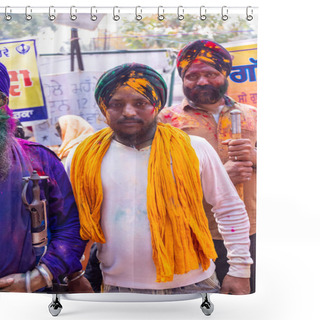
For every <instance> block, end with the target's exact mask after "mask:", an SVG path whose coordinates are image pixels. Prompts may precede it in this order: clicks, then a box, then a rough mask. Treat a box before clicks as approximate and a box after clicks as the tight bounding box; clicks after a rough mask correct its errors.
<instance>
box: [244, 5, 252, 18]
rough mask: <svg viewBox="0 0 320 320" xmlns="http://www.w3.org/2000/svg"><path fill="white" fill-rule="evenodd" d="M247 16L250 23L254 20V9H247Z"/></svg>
mask: <svg viewBox="0 0 320 320" xmlns="http://www.w3.org/2000/svg"><path fill="white" fill-rule="evenodd" d="M249 8H250V9H251V14H249ZM246 15H247V20H248V21H251V20H253V9H252V7H251V6H249V7H247V10H246Z"/></svg>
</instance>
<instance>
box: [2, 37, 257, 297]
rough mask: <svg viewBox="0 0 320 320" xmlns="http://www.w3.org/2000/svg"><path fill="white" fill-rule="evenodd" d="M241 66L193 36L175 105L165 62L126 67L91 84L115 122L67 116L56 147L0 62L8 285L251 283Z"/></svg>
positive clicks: (250, 150)
mask: <svg viewBox="0 0 320 320" xmlns="http://www.w3.org/2000/svg"><path fill="white" fill-rule="evenodd" d="M231 68H232V58H231V56H230V54H229V52H228V51H227V50H226V49H225V48H223V47H222V46H221V45H219V44H218V43H215V42H213V41H209V40H198V41H194V42H192V43H190V44H188V45H186V46H185V47H184V48H182V49H181V51H180V52H179V55H178V57H177V70H178V72H179V75H180V76H181V79H182V83H183V92H184V95H185V98H184V99H183V101H182V102H181V104H180V105H178V106H167V107H165V105H166V99H167V91H168V90H167V85H166V83H165V81H164V79H163V78H162V76H161V75H160V74H159V73H158V72H157V71H155V70H154V69H152V68H151V67H149V66H146V65H143V64H138V63H126V64H122V65H120V66H116V67H114V68H113V69H111V70H108V71H106V72H104V73H103V74H102V75H101V77H100V79H99V80H98V82H97V84H96V88H95V93H94V94H95V99H96V102H97V104H98V106H99V108H100V110H101V112H102V114H103V115H104V116H105V118H106V124H107V125H106V128H105V129H102V130H99V131H97V132H94V129H93V128H92V126H91V125H90V124H89V123H87V122H86V121H85V120H84V119H83V118H81V117H79V116H76V115H65V116H62V117H61V118H59V120H58V122H57V123H56V129H57V131H58V133H59V135H60V137H61V141H62V143H61V145H60V146H59V149H58V150H57V152H56V153H54V152H53V151H51V150H49V149H48V148H46V147H44V146H42V145H40V144H39V143H37V142H31V141H28V140H26V139H24V137H23V134H22V133H21V128H19V126H17V124H16V121H15V120H14V119H13V115H12V112H11V110H10V108H9V106H10V101H9V88H10V78H9V75H8V71H7V69H6V67H5V66H4V65H3V64H1V63H0V202H1V207H0V248H1V253H2V254H1V256H0V292H4V291H8V292H60V291H62V290H63V291H67V292H71V293H72V292H74V293H76V292H77V293H85V292H136V293H149V294H179V293H195V292H207V293H214V292H220V293H226V294H248V293H252V292H254V291H255V247H256V246H255V241H256V240H255V239H256V236H255V235H256V167H257V161H256V158H257V157H256V153H257V151H256V147H257V141H256V108H255V107H253V106H249V105H244V104H241V103H238V102H236V101H235V100H233V99H232V98H231V97H229V96H227V95H226V93H227V89H228V75H229V74H230V71H231ZM233 110H238V111H240V113H241V130H242V136H241V138H239V139H234V138H233V136H232V134H231V112H232V111H233ZM18 129H19V130H18ZM239 184H242V185H243V198H241V197H240V196H242V195H240V196H239V194H238V192H237V189H236V187H237V186H238V185H239ZM22 194H25V197H24V198H23V199H22V197H21V195H22Z"/></svg>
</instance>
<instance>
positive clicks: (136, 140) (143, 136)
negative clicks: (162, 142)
mask: <svg viewBox="0 0 320 320" xmlns="http://www.w3.org/2000/svg"><path fill="white" fill-rule="evenodd" d="M157 122H158V120H157V117H155V118H154V121H153V122H152V123H150V125H148V126H146V127H142V128H141V130H140V131H139V132H136V133H134V134H129V133H126V132H121V131H117V132H115V135H116V137H117V138H118V139H119V140H121V141H122V142H126V143H127V144H130V145H138V144H140V143H143V142H145V141H148V140H150V139H152V138H153V134H154V132H155V130H156V127H157Z"/></svg>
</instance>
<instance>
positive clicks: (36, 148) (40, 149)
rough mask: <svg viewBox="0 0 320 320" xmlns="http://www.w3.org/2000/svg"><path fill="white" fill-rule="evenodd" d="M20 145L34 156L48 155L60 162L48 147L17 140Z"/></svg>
mask: <svg viewBox="0 0 320 320" xmlns="http://www.w3.org/2000/svg"><path fill="white" fill-rule="evenodd" d="M16 140H17V142H18V144H19V145H20V146H21V147H22V148H23V149H24V150H25V151H26V152H28V153H32V154H37V153H38V154H42V155H47V156H49V157H52V156H53V157H54V158H55V159H57V160H59V161H60V159H59V157H58V156H57V155H56V154H55V153H54V152H53V151H52V150H50V149H49V148H48V147H46V146H44V145H42V144H40V143H38V142H32V141H28V140H24V139H19V138H17V139H16Z"/></svg>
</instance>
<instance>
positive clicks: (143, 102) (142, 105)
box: [135, 101, 147, 108]
mask: <svg viewBox="0 0 320 320" xmlns="http://www.w3.org/2000/svg"><path fill="white" fill-rule="evenodd" d="M146 104H147V103H146V102H145V101H137V102H136V103H135V107H138V108H143V107H145V106H146Z"/></svg>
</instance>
